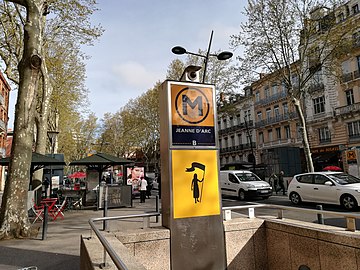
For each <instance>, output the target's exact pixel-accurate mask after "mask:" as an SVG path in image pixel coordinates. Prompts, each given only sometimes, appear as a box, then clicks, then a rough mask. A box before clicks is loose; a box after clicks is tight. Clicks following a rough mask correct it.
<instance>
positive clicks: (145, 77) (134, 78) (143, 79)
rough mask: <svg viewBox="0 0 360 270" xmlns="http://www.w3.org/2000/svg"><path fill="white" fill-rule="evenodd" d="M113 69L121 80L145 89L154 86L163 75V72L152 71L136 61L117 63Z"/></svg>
mask: <svg viewBox="0 0 360 270" xmlns="http://www.w3.org/2000/svg"><path fill="white" fill-rule="evenodd" d="M112 70H113V72H114V73H115V75H116V76H119V78H118V79H119V81H120V82H123V83H125V84H126V85H128V86H130V87H136V88H142V90H143V91H146V90H147V89H148V88H150V87H152V86H153V85H154V84H155V83H156V82H157V81H158V80H160V79H162V77H163V74H159V73H157V72H154V71H151V70H149V69H147V68H145V67H144V66H143V65H141V64H139V63H137V62H134V61H129V62H124V63H122V64H119V65H115V66H114V67H113V68H112Z"/></svg>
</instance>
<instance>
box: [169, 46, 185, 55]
mask: <svg viewBox="0 0 360 270" xmlns="http://www.w3.org/2000/svg"><path fill="white" fill-rule="evenodd" d="M171 51H172V52H173V53H174V54H184V53H186V50H185V49H184V48H183V47H181V46H175V47H174V48H172V49H171Z"/></svg>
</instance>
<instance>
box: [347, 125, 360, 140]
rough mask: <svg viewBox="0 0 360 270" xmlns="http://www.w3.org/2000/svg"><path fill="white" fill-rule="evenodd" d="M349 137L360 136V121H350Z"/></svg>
mask: <svg viewBox="0 0 360 270" xmlns="http://www.w3.org/2000/svg"><path fill="white" fill-rule="evenodd" d="M348 134H349V138H360V121H355V122H351V123H348Z"/></svg>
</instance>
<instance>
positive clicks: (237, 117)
mask: <svg viewBox="0 0 360 270" xmlns="http://www.w3.org/2000/svg"><path fill="white" fill-rule="evenodd" d="M236 121H237V124H238V125H240V123H241V117H240V113H239V114H238V115H236Z"/></svg>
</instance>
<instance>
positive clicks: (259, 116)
mask: <svg viewBox="0 0 360 270" xmlns="http://www.w3.org/2000/svg"><path fill="white" fill-rule="evenodd" d="M257 118H258V121H261V120H262V113H261V112H258V113H257Z"/></svg>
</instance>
